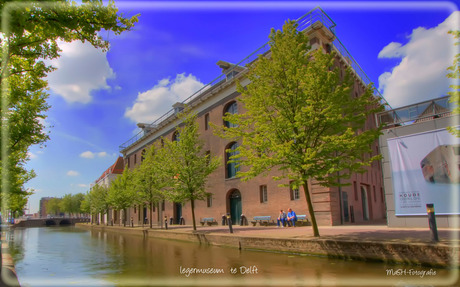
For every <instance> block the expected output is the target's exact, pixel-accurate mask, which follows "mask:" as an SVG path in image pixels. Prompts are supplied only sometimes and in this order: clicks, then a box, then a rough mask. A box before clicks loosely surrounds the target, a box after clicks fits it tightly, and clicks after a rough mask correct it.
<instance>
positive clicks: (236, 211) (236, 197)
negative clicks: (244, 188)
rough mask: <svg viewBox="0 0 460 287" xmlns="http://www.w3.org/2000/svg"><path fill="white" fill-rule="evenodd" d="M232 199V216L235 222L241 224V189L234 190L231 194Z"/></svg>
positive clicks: (230, 198) (230, 199)
mask: <svg viewBox="0 0 460 287" xmlns="http://www.w3.org/2000/svg"><path fill="white" fill-rule="evenodd" d="M229 201H230V217H231V219H232V223H233V224H238V225H239V224H240V218H241V213H242V212H243V207H242V204H241V193H240V191H239V190H237V189H235V190H233V191H232V192H231V193H230V195H229Z"/></svg>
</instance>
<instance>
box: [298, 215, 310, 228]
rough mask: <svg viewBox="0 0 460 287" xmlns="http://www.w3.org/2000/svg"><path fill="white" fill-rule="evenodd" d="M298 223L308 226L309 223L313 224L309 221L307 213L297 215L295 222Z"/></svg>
mask: <svg viewBox="0 0 460 287" xmlns="http://www.w3.org/2000/svg"><path fill="white" fill-rule="evenodd" d="M295 224H296V225H299V226H300V225H303V226H307V225H311V223H310V221H308V219H307V216H306V215H304V214H303V215H297V221H296V223H295Z"/></svg>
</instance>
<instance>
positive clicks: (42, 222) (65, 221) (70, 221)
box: [12, 217, 89, 227]
mask: <svg viewBox="0 0 460 287" xmlns="http://www.w3.org/2000/svg"><path fill="white" fill-rule="evenodd" d="M80 222H89V218H68V217H55V218H40V219H32V218H31V219H28V220H22V221H19V222H17V223H15V224H13V225H12V227H46V226H68V225H75V223H80Z"/></svg>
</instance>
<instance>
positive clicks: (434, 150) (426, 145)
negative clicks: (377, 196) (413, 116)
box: [388, 129, 460, 215]
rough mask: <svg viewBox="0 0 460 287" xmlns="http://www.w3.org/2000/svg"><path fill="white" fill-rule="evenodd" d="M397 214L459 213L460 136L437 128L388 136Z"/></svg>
mask: <svg viewBox="0 0 460 287" xmlns="http://www.w3.org/2000/svg"><path fill="white" fill-rule="evenodd" d="M388 149H389V153H390V161H391V172H392V178H393V189H394V199H395V212H396V215H426V214H427V212H426V204H427V203H433V204H434V207H435V213H436V214H445V215H447V214H460V207H459V206H460V189H459V185H460V172H459V168H460V139H459V138H456V137H454V136H453V135H451V134H450V133H449V132H448V131H447V130H445V129H442V130H436V131H431V132H424V133H419V134H413V135H409V136H403V137H396V138H392V139H388Z"/></svg>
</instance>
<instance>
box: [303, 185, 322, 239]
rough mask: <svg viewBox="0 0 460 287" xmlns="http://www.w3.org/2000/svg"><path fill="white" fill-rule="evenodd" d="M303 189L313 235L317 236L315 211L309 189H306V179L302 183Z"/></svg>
mask: <svg viewBox="0 0 460 287" xmlns="http://www.w3.org/2000/svg"><path fill="white" fill-rule="evenodd" d="M303 191H304V193H305V199H306V200H307V205H308V212H309V213H310V219H311V227H312V228H313V235H314V236H315V237H319V231H318V224H317V223H316V217H315V211H314V210H313V204H312V202H311V196H310V191H309V190H308V181H305V182H304V184H303Z"/></svg>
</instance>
